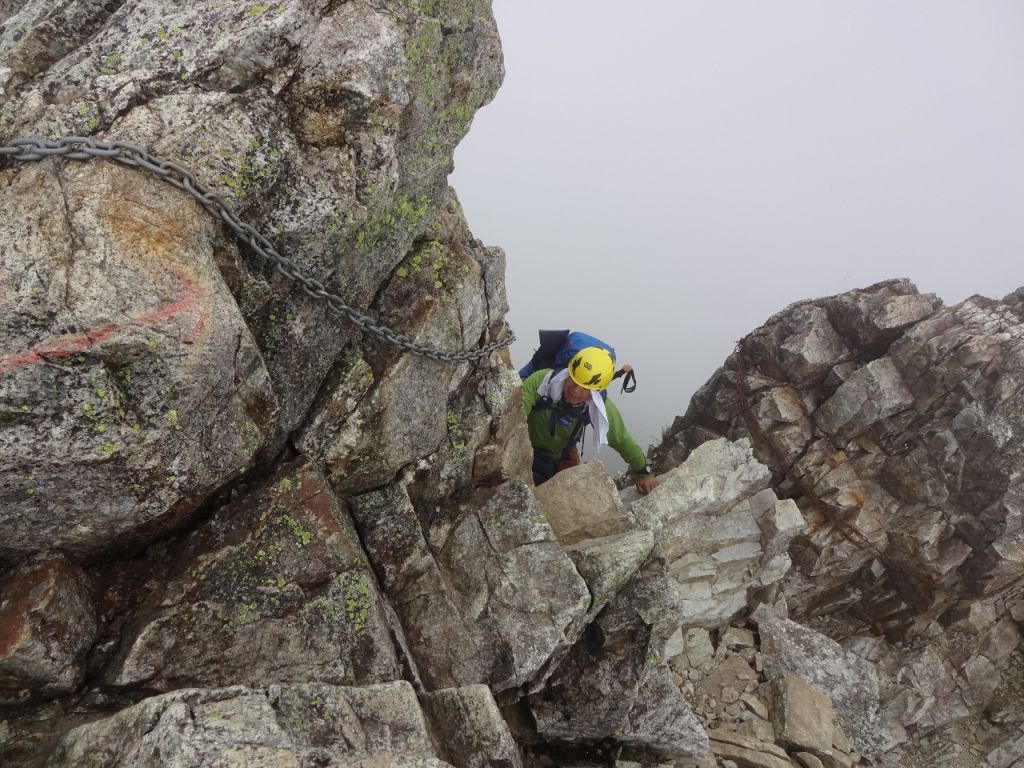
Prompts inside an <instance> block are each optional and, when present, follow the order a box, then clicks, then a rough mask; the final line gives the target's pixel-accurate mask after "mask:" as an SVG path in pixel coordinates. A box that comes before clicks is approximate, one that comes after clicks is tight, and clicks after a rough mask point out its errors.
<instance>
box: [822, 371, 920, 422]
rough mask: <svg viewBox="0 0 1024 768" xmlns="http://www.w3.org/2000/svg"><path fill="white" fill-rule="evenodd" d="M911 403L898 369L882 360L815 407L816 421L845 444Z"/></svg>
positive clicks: (856, 375) (854, 377)
mask: <svg viewBox="0 0 1024 768" xmlns="http://www.w3.org/2000/svg"><path fill="white" fill-rule="evenodd" d="M913 403H914V396H913V394H911V392H910V390H909V389H907V386H906V384H905V383H904V382H903V378H902V377H901V376H900V372H899V370H898V369H897V368H896V366H895V364H894V363H893V361H892V360H890V359H889V358H887V357H885V358H881V359H879V360H872V361H871V362H870V363H868V364H867V365H865V366H864V367H863V368H860V369H859V370H857V371H856V372H855V373H853V374H852V375H851V376H850V377H849V378H848V379H847V380H846V381H844V382H843V383H842V385H841V386H840V387H839V389H838V390H836V393H835V394H834V395H832V397H831V398H829V399H828V400H826V401H825V402H824V403H822V405H821V406H820V407H819V408H818V410H817V411H816V413H815V420H816V421H817V423H818V425H819V426H820V427H821V428H822V429H823V430H825V432H827V433H829V434H833V435H836V436H837V437H838V438H839V439H840V440H841V441H843V442H846V441H847V440H852V439H853V438H855V437H857V436H858V435H860V434H861V433H863V432H864V431H865V430H867V428H868V427H870V426H871V425H872V424H876V423H877V422H879V421H882V420H883V419H887V418H889V417H890V416H893V415H895V414H897V413H899V412H900V411H903V410H906V409H907V408H909V407H910V406H911V405H913Z"/></svg>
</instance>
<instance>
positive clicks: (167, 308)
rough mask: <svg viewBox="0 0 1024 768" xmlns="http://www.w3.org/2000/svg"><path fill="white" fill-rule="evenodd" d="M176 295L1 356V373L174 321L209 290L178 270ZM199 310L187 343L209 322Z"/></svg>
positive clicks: (200, 332) (88, 348)
mask: <svg viewBox="0 0 1024 768" xmlns="http://www.w3.org/2000/svg"><path fill="white" fill-rule="evenodd" d="M177 277H178V287H179V291H178V293H177V295H176V296H175V297H174V298H173V299H172V300H171V301H169V302H167V303H166V304H161V305H160V306H159V307H156V308H155V309H150V310H147V311H146V312H142V313H140V314H138V315H133V316H132V317H130V318H128V319H127V320H125V321H124V322H121V323H107V324H106V325H101V326H98V327H96V328H91V329H89V330H87V331H85V332H84V333H78V334H69V335H67V336H58V337H57V338H55V339H49V340H48V341H44V342H43V343H41V344H37V345H36V346H34V347H30V348H29V349H25V350H22V351H20V352H15V353H14V354H12V355H7V356H6V357H0V374H4V373H7V372H9V371H13V370H16V369H18V368H24V367H26V366H29V365H34V364H35V363H39V362H42V361H43V360H59V359H61V358H64V357H70V356H71V355H76V354H81V353H82V352H86V351H88V350H90V349H95V348H96V347H97V346H99V345H100V344H102V343H103V342H104V341H106V340H107V339H109V338H110V337H111V336H113V335H114V334H116V333H118V332H120V331H123V330H125V329H126V328H129V327H139V326H141V327H143V328H156V327H158V326H161V325H164V324H166V323H168V322H170V321H171V320H174V319H175V318H177V317H180V316H181V315H184V314H187V313H189V311H190V310H191V309H192V308H193V307H194V306H195V305H196V303H197V302H199V301H200V300H201V299H203V298H205V296H206V292H205V291H204V290H203V288H202V286H201V285H199V283H198V282H197V281H196V280H194V279H193V278H191V277H189V276H188V275H186V274H185V273H184V272H178V274H177ZM203 314H205V313H200V315H199V317H198V318H197V319H196V321H195V322H194V323H193V325H192V329H191V331H190V332H189V334H188V336H187V337H186V338H185V339H184V341H185V342H186V343H188V344H192V343H194V342H195V341H196V340H197V339H198V338H199V336H200V335H201V334H202V331H203V329H204V328H205V327H206V321H205V318H204V317H203Z"/></svg>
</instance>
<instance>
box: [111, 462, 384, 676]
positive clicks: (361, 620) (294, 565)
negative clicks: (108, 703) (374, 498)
mask: <svg viewBox="0 0 1024 768" xmlns="http://www.w3.org/2000/svg"><path fill="white" fill-rule="evenodd" d="M173 559H174V561H175V564H176V567H175V573H174V574H173V575H169V576H167V577H166V580H165V581H164V582H163V583H162V584H161V585H160V587H159V588H158V589H157V590H156V591H154V592H153V593H152V594H151V595H150V596H149V598H148V600H147V601H146V603H144V604H143V605H142V606H141V607H140V609H139V610H138V611H137V613H136V616H135V619H134V620H133V622H132V623H131V624H130V625H129V626H127V627H126V628H125V630H124V631H123V632H122V634H121V638H122V650H121V651H120V653H119V654H118V657H117V658H116V659H115V660H114V662H113V663H112V664H111V665H110V667H109V668H108V671H107V675H106V676H107V681H108V682H109V684H110V685H114V686H118V687H140V686H145V687H146V688H149V689H156V690H167V689H170V688H174V687H181V686H182V685H190V686H199V685H200V684H202V683H207V684H212V685H225V684H229V683H241V684H248V685H258V684H260V683H262V682H267V681H275V682H286V681H287V682H305V681H322V682H330V683H335V684H343V685H344V684H348V685H365V684H369V683H379V682H386V681H390V680H396V679H398V678H400V677H401V672H400V667H399V662H398V659H397V656H396V652H395V649H394V647H393V644H392V639H391V629H390V626H389V621H388V617H387V613H386V609H385V607H384V604H383V602H382V600H381V596H380V593H379V591H378V589H377V585H376V580H375V578H374V576H373V572H372V570H371V569H370V566H369V563H368V562H367V561H366V560H365V558H364V556H363V553H362V549H361V548H360V545H359V538H358V536H357V535H356V532H355V529H354V527H353V525H352V522H351V520H350V519H349V517H348V514H347V512H346V511H345V509H344V508H343V507H342V506H341V504H340V503H339V501H338V499H337V498H336V497H335V496H334V495H333V493H332V491H331V489H330V487H329V486H328V485H327V483H326V481H325V480H324V478H323V476H322V475H321V474H320V473H319V472H317V471H316V469H315V468H313V467H312V466H310V465H309V464H305V463H302V464H292V465H287V466H285V467H284V468H283V469H282V470H281V471H280V472H278V473H277V474H276V475H274V476H273V477H272V478H270V479H269V480H268V481H267V483H265V484H264V485H263V486H262V487H261V488H258V489H255V490H254V491H253V492H252V493H250V494H249V495H247V496H244V497H241V498H239V499H238V500H237V501H235V502H232V503H231V504H228V505H227V506H225V507H223V508H221V509H220V510H218V512H217V513H216V515H215V516H214V517H213V519H211V520H210V522H209V523H208V524H206V525H204V526H202V527H201V528H199V529H197V530H196V531H195V532H194V533H193V534H192V535H191V536H189V537H188V538H186V539H185V541H183V542H182V544H181V547H180V550H179V551H178V552H177V553H175V555H174V558H173Z"/></svg>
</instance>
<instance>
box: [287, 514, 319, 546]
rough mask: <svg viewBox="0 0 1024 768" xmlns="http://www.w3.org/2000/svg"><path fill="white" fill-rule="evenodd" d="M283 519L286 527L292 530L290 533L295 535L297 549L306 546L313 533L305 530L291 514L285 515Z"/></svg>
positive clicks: (311, 539)
mask: <svg viewBox="0 0 1024 768" xmlns="http://www.w3.org/2000/svg"><path fill="white" fill-rule="evenodd" d="M284 521H285V523H286V524H287V526H288V529H289V530H290V531H291V532H292V535H293V536H294V537H295V542H296V543H295V545H296V546H297V547H298V548H299V549H302V548H303V547H305V546H307V545H308V544H309V543H310V542H311V541H313V534H312V533H310V532H309V531H307V530H306V529H305V528H303V527H302V526H301V525H300V524H299V521H298V520H296V519H295V518H294V517H292V516H291V515H285V516H284Z"/></svg>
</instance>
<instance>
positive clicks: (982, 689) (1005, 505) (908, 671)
mask: <svg viewBox="0 0 1024 768" xmlns="http://www.w3.org/2000/svg"><path fill="white" fill-rule="evenodd" d="M1018 294H1019V291H1018V292H1017V294H1012V295H1011V296H1008V297H1007V298H1006V299H1005V300H1004V301H1002V302H999V301H993V300H990V299H984V298H980V297H974V298H971V299H968V300H967V301H965V302H963V303H961V304H959V305H957V306H955V307H948V308H946V307H942V306H941V303H940V302H939V301H938V300H937V299H935V298H934V297H931V296H923V295H921V294H919V293H917V291H916V289H915V288H914V286H913V285H911V284H910V283H909V282H907V281H889V282H886V283H880V284H878V285H875V286H871V287H869V288H866V289H864V290H859V291H851V292H849V293H846V294H842V295H840V296H833V297H829V298H825V299H819V300H814V301H808V302H802V303H800V304H797V305H794V306H792V307H790V308H788V309H786V310H785V311H783V312H781V313H779V314H778V315H776V316H774V317H772V318H771V319H770V320H769V321H768V322H767V323H766V324H765V325H764V326H762V327H761V328H758V329H757V330H755V331H754V332H753V333H751V334H750V335H749V336H747V337H746V338H745V339H744V340H743V341H742V342H741V343H740V344H739V346H738V348H737V351H736V352H735V353H734V354H733V355H732V356H731V357H730V358H729V359H728V360H727V361H726V363H725V366H724V367H723V368H722V369H720V370H719V371H718V372H717V373H716V374H715V375H714V376H713V377H712V379H711V380H710V381H708V383H707V384H706V385H705V386H704V387H703V388H702V389H701V390H700V391H699V392H698V393H697V395H696V396H695V397H694V399H693V401H692V402H691V405H690V408H689V410H688V411H687V413H686V414H685V416H682V417H680V418H678V419H676V421H675V422H674V424H673V425H672V427H671V428H670V429H669V430H668V433H667V439H666V440H665V442H664V443H663V444H662V445H661V446H659V447H658V448H657V449H656V450H655V451H654V454H653V459H654V462H655V465H656V466H657V467H658V468H659V469H661V470H662V471H664V470H667V469H669V468H671V467H674V466H676V465H678V463H679V462H680V461H682V460H683V459H684V458H686V457H687V456H690V455H692V454H696V453H697V452H698V451H700V450H701V449H703V448H704V446H705V445H707V444H709V441H710V442H711V443H712V444H713V443H714V442H715V441H716V438H720V437H722V436H724V437H727V438H729V439H733V440H736V439H741V438H743V439H749V440H750V442H751V446H752V448H753V452H754V455H755V456H756V457H758V458H759V459H760V460H761V461H762V462H763V463H764V464H765V465H766V466H767V467H769V468H770V469H771V480H770V483H771V487H772V489H773V490H774V491H775V492H776V494H777V495H778V496H780V497H788V498H791V499H793V501H795V502H796V504H797V505H798V507H799V508H800V511H801V513H802V515H803V516H804V518H805V519H806V521H807V527H806V528H805V529H803V530H802V531H800V532H798V534H797V535H796V536H795V538H793V539H792V542H791V544H790V546H789V554H790V555H791V556H792V559H793V562H794V563H795V564H796V566H797V568H795V569H791V570H790V571H789V572H788V573H787V574H786V576H785V578H784V580H783V581H782V582H781V584H780V586H781V591H782V593H783V594H784V597H785V601H784V602H785V604H786V605H788V609H789V617H790V619H794V620H795V622H789V623H788V624H787V623H786V622H785V621H784V619H781V618H778V619H776V620H775V621H773V622H772V623H771V624H770V625H769V626H770V627H771V629H768V630H765V629H763V628H762V630H761V642H762V645H763V648H762V650H763V651H764V653H765V665H766V668H767V669H771V668H773V666H774V667H775V668H779V669H785V670H787V671H790V672H794V673H796V674H798V675H801V676H802V677H804V679H805V680H806V681H807V682H810V683H811V684H812V685H814V686H815V687H818V688H819V689H822V690H826V691H827V692H828V693H829V695H830V696H831V698H832V704H833V706H835V708H836V715H837V718H838V719H840V720H841V721H842V722H843V726H844V728H846V729H847V731H848V735H849V737H850V740H851V742H852V743H853V744H854V746H855V747H856V748H857V749H858V750H860V751H861V752H864V753H867V754H870V755H874V756H875V758H876V759H877V760H881V761H883V762H885V761H886V760H888V759H889V755H894V756H895V757H894V758H893V759H894V760H897V761H898V760H901V759H903V760H905V759H918V757H915V756H920V759H922V760H926V761H928V760H933V759H934V760H939V761H940V762H941V760H945V759H949V760H953V761H954V763H955V764H957V765H975V764H978V765H981V764H982V763H981V762H980V761H981V760H983V759H985V758H984V754H985V750H986V749H992V750H997V744H1003V746H999V747H998V749H1003V748H1004V746H1005V743H1009V742H1006V741H1005V739H1004V741H1003V742H1000V739H999V733H998V731H999V728H998V727H996V732H994V733H991V734H986V733H982V731H983V730H984V729H982V730H981V731H979V730H972V731H970V733H971V735H965V734H966V731H964V730H963V729H964V728H968V727H970V726H969V725H964V724H965V723H966V724H970V723H975V722H976V721H977V720H978V718H981V717H982V713H984V712H986V711H987V710H988V709H989V708H997V710H998V707H1001V706H1005V704H1004V703H1002V702H1005V701H1011V700H1012V701H1017V702H1019V701H1020V696H1021V693H1022V692H1024V688H1022V686H1021V685H1020V683H1019V674H1018V673H1017V672H1016V671H1015V670H1016V669H1017V668H1018V665H1019V659H1020V658H1021V648H1020V635H1019V628H1018V626H1017V623H1016V622H1017V621H1019V619H1014V618H1013V615H1012V607H1013V605H1014V604H1015V602H1016V600H1017V599H1018V597H1017V596H1018V595H1019V593H1020V581H1021V579H1022V578H1024V556H1022V554H1021V553H1022V552H1024V549H1022V541H1021V531H1022V528H1021V525H1020V520H1021V519H1022V517H1024V514H1022V498H1024V497H1022V496H1021V493H1020V478H1021V477H1024V442H1022V439H1021V435H1024V400H1022V395H1021V392H1022V391H1024V389H1022V388H1021V381H1022V378H1024V358H1022V351H1024V343H1022V341H1024V324H1022V314H1021V312H1020V301H1019V295H1018ZM776 595H777V592H776V593H774V594H772V593H769V594H767V595H761V596H762V597H770V598H771V599H772V600H774V599H775V598H776ZM796 622H804V623H808V624H810V625H811V626H812V627H816V628H820V629H821V631H823V632H825V633H827V634H829V635H831V636H832V637H833V638H834V639H836V640H839V641H841V642H842V643H843V645H844V646H845V647H847V648H849V651H850V652H852V653H853V654H854V656H853V657H852V656H850V653H848V652H846V651H843V650H841V649H839V648H838V646H835V645H831V646H829V647H830V648H831V649H832V650H828V649H827V648H826V647H825V646H822V645H821V642H820V641H816V643H817V644H815V643H811V645H810V646H809V645H808V643H807V642H803V641H801V642H795V641H794V642H785V641H782V640H781V638H782V637H784V636H786V635H787V633H789V634H792V636H793V637H796V636H797V635H800V633H802V632H803V633H806V632H809V631H811V630H809V629H806V628H799V625H798V624H797V623H796ZM786 626H788V627H790V629H788V630H786V631H785V632H781V633H779V632H777V631H776V629H775V628H778V627H786ZM880 634H882V635H884V636H885V638H887V640H888V641H890V642H897V641H903V642H909V643H912V650H907V649H906V648H903V647H900V646H895V645H892V644H890V642H887V641H886V640H882V639H880V638H878V637H877V635H880ZM800 636H801V637H802V635H800ZM780 642H781V644H782V646H788V647H790V648H791V649H795V648H801V649H806V648H808V647H818V648H819V651H817V652H814V653H810V654H808V653H807V652H806V650H802V651H801V652H800V653H801V654H803V655H804V660H803V661H798V660H797V657H796V656H794V655H793V654H792V652H791V651H789V652H784V653H783V654H782V657H779V655H778V653H779V648H780V647H781V646H780V645H779V643H780ZM829 642H830V643H831V642H832V641H829ZM826 645H827V644H826ZM765 648H767V650H766V649H765ZM798 655H799V654H798ZM783 657H784V658H785V659H786V660H785V661H780V659H781V658H783ZM854 657H860V659H861V661H860V662H856V661H855V660H854ZM827 658H831V659H833V662H829V663H827V664H823V663H822V659H827ZM851 664H852V666H850V665H851ZM865 664H866V665H867V666H865ZM780 665H781V666H780ZM844 668H845V669H847V670H848V675H849V678H848V680H849V681H851V682H852V681H853V680H854V679H856V680H859V681H860V684H863V683H864V682H865V681H868V680H870V679H873V678H874V677H875V676H876V672H877V679H878V684H879V686H878V688H877V689H876V690H874V691H873V692H872V691H867V690H865V691H863V692H862V694H863V695H862V694H861V693H855V692H854V691H853V690H852V689H849V687H848V686H847V684H844V683H842V682H841V678H842V675H843V674H847V673H843V672H842V670H843V669H844ZM822 675H825V676H829V675H831V676H832V677H831V678H828V679H826V678H825V677H822ZM844 686H845V687H844ZM844 690H845V691H846V692H845V693H844ZM844 701H845V702H846V703H844ZM870 702H874V703H870ZM1017 706H1020V705H1019V703H1018V704H1017ZM876 707H878V708H879V709H878V712H879V715H878V717H877V718H875V716H874V715H870V713H871V712H872V711H874V709H875V708H876ZM998 711H1001V710H998ZM855 712H856V713H859V714H857V715H856V717H853V715H854V713H855ZM844 713H845V714H844ZM865 715H870V720H864V716H865ZM989 717H993V715H990V716H989ZM857 720H859V721H860V722H856V721H857ZM958 729H960V730H958ZM922 732H930V733H933V734H936V736H935V737H934V738H933V740H932V741H931V742H929V744H930V745H931V746H926V745H925V744H923V743H919V742H918V737H919V734H921V733H922ZM1006 738H1009V737H1008V736H1007V737H1006ZM965 739H968V740H970V739H974V740H976V742H977V743H978V744H979V745H980V748H979V750H978V751H977V752H976V753H975V754H976V755H981V757H977V758H975V757H972V756H971V755H970V754H967V753H966V752H965V751H963V750H958V749H956V748H955V744H956V743H957V742H962V741H963V740H965ZM1010 742H1012V739H1010ZM897 744H898V745H901V746H899V747H898V748H897V749H896V750H895V751H894V752H891V753H888V754H886V755H884V756H883V755H881V752H882V751H883V750H886V749H891V748H892V747H893V746H894V745H897ZM936 744H938V745H942V744H946V745H947V747H948V748H943V749H945V751H943V749H940V748H936V747H935V745H936ZM986 745H988V746H986ZM1010 753H1011V754H1012V750H1011V751H1010ZM993 754H995V752H993ZM999 754H1000V755H1001V757H1000V758H999V759H1000V760H1003V761H1005V759H1006V758H1005V754H1006V753H1002V752H1000V753H999ZM818 757H821V758H822V762H823V763H825V764H827V761H826V759H825V758H824V757H822V756H821V755H818ZM940 758H941V760H940ZM984 764H985V765H989V764H990V763H984Z"/></svg>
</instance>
